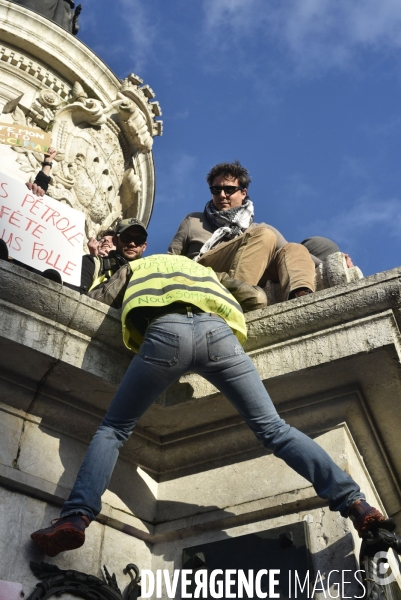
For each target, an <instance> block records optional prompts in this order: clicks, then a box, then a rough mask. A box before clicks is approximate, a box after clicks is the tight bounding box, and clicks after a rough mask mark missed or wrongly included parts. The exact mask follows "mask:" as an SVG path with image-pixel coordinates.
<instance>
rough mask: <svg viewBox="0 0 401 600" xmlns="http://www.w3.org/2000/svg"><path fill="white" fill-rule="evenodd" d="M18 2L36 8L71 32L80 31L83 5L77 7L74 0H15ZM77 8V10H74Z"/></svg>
mask: <svg viewBox="0 0 401 600" xmlns="http://www.w3.org/2000/svg"><path fill="white" fill-rule="evenodd" d="M13 2H16V3H17V4H20V5H21V6H24V7H25V8H29V9H30V10H34V11H36V12H37V13H39V14H40V15H43V16H44V17H46V18H47V19H51V20H52V21H54V22H55V23H57V24H58V25H60V27H63V28H64V29H66V30H67V31H69V33H72V34H74V35H76V34H77V33H78V29H79V27H78V17H79V15H80V12H81V9H82V6H81V4H79V5H78V6H77V7H76V8H75V4H74V2H73V1H72V0H13ZM74 9H75V10H74Z"/></svg>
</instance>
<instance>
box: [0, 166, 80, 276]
mask: <svg viewBox="0 0 401 600" xmlns="http://www.w3.org/2000/svg"><path fill="white" fill-rule="evenodd" d="M84 229H85V215H84V213H82V212H80V211H78V210H75V209H73V208H71V207H70V206H67V205H66V204H63V203H61V202H57V200H53V199H52V198H49V196H44V197H43V198H39V197H38V196H35V195H34V194H32V193H31V192H30V191H29V190H28V189H27V188H26V186H25V185H24V184H23V183H21V182H19V181H16V180H15V179H12V178H11V177H9V176H8V175H4V174H3V173H0V238H2V239H3V240H4V241H5V242H6V244H7V246H8V252H9V255H10V256H11V258H15V259H16V260H19V261H21V262H23V263H25V264H27V265H30V266H31V267H34V268H35V269H38V270H39V271H45V270H46V269H56V270H57V271H59V272H60V275H61V277H62V278H63V281H67V282H68V283H72V284H73V285H79V284H80V281H81V262H82V246H83V242H84Z"/></svg>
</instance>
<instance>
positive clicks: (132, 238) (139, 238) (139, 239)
mask: <svg viewBox="0 0 401 600" xmlns="http://www.w3.org/2000/svg"><path fill="white" fill-rule="evenodd" d="M117 237H119V238H120V240H121V241H122V243H123V244H131V243H134V244H135V246H143V245H144V244H145V243H146V237H145V236H144V235H130V234H129V233H118V234H117Z"/></svg>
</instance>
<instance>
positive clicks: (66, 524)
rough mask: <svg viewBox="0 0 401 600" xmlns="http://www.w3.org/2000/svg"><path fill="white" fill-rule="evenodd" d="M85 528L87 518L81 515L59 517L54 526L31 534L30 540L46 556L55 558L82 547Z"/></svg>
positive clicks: (87, 522)
mask: <svg viewBox="0 0 401 600" xmlns="http://www.w3.org/2000/svg"><path fill="white" fill-rule="evenodd" d="M87 527H89V519H88V517H84V516H82V515H70V516H69V517H61V518H60V519H56V522H55V523H54V525H53V524H52V525H50V527H46V529H38V531H34V532H33V533H31V540H33V541H34V542H35V544H37V545H38V546H39V548H40V549H41V550H43V552H44V553H45V554H47V556H57V554H59V553H60V552H64V550H75V549H76V548H80V547H81V546H83V545H84V542H85V529H86V528H87Z"/></svg>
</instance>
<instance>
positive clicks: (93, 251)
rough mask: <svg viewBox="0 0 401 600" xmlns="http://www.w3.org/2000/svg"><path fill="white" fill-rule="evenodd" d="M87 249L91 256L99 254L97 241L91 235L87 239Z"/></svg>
mask: <svg viewBox="0 0 401 600" xmlns="http://www.w3.org/2000/svg"><path fill="white" fill-rule="evenodd" d="M88 250H89V254H90V255H91V256H99V254H100V253H99V242H98V241H97V239H96V238H94V237H91V238H89V240H88Z"/></svg>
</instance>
